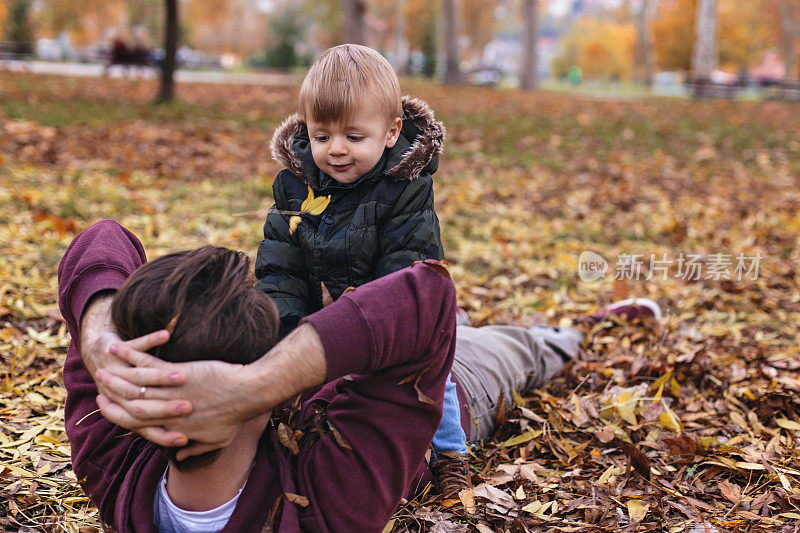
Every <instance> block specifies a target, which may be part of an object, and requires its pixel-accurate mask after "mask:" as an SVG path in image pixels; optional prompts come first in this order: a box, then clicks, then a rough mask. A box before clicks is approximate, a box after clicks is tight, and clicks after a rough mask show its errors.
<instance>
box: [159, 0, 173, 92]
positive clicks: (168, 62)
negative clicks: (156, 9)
mask: <svg viewBox="0 0 800 533" xmlns="http://www.w3.org/2000/svg"><path fill="white" fill-rule="evenodd" d="M166 8H167V12H166V15H167V17H166V28H165V31H164V62H163V63H162V64H161V90H160V91H159V94H158V101H159V102H169V101H171V100H172V99H173V97H174V96H175V79H174V78H175V53H176V52H177V50H178V0H166Z"/></svg>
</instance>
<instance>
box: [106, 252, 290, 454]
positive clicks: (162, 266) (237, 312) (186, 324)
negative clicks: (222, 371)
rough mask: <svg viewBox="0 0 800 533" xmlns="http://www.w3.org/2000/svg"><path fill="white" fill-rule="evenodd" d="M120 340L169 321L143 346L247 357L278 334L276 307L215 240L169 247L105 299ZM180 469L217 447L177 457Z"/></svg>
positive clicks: (174, 357)
mask: <svg viewBox="0 0 800 533" xmlns="http://www.w3.org/2000/svg"><path fill="white" fill-rule="evenodd" d="M111 318H112V320H113V322H114V327H115V328H116V330H117V333H119V335H120V337H121V338H122V339H123V340H128V339H132V338H135V337H140V336H142V335H146V334H147V333H151V332H153V331H157V330H160V329H165V328H167V329H171V330H172V332H171V335H170V338H169V341H168V342H167V343H166V344H164V345H162V346H157V347H155V348H153V349H151V350H149V352H150V354H152V355H154V356H155V357H158V358H159V359H163V360H165V361H170V362H173V363H180V362H185V361H199V360H210V359H215V360H220V361H225V362H228V363H238V364H247V363H252V362H253V361H255V360H256V359H258V358H260V357H261V356H262V355H264V354H265V353H266V352H267V351H268V350H269V349H270V348H272V346H273V345H274V344H275V343H276V342H277V340H278V310H277V308H276V307H275V303H274V302H273V301H272V299H271V298H270V297H269V296H267V295H266V294H264V293H263V292H261V291H260V290H258V289H257V288H256V287H255V279H254V278H253V275H252V274H251V271H250V260H249V259H248V258H247V256H246V255H245V254H243V253H241V252H236V251H233V250H228V249H227V248H220V247H215V246H203V247H202V248H197V249H196V250H186V251H182V252H175V253H171V254H168V255H165V256H162V257H159V258H158V259H154V260H153V261H150V262H148V263H145V264H144V265H142V266H141V267H140V268H139V269H137V270H136V271H135V272H134V273H133V274H131V276H130V277H129V278H128V279H127V280H126V281H125V283H124V284H123V285H122V287H120V289H119V290H118V291H117V293H116V295H115V296H114V302H113V304H112V307H111ZM166 451H167V455H168V456H169V458H170V460H171V461H172V462H173V463H174V464H175V465H176V466H177V467H178V469H180V470H188V469H192V468H195V467H198V466H202V465H206V464H209V463H211V462H213V461H214V459H216V457H217V455H218V454H219V450H214V451H211V452H207V453H204V454H202V455H198V456H193V457H189V458H187V459H184V460H183V461H180V462H179V461H177V459H176V453H177V449H175V448H170V449H167V450H166Z"/></svg>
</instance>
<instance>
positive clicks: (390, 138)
mask: <svg viewBox="0 0 800 533" xmlns="http://www.w3.org/2000/svg"><path fill="white" fill-rule="evenodd" d="M402 129H403V120H402V119H401V118H400V117H394V122H392V125H391V127H390V128H389V131H388V133H386V148H391V147H392V146H394V145H395V143H396V142H397V138H398V137H400V130H402Z"/></svg>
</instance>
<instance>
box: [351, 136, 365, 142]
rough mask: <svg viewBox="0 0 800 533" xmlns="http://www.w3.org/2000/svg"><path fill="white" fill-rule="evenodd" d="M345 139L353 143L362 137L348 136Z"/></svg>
mask: <svg viewBox="0 0 800 533" xmlns="http://www.w3.org/2000/svg"><path fill="white" fill-rule="evenodd" d="M347 138H348V139H349V140H351V141H353V142H358V141H360V140H361V139H363V138H364V137H362V136H361V135H348V136H347Z"/></svg>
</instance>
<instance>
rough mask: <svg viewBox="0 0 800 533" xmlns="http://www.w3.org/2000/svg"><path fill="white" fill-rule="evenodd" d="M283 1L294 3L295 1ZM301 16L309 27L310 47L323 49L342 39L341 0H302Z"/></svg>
mask: <svg viewBox="0 0 800 533" xmlns="http://www.w3.org/2000/svg"><path fill="white" fill-rule="evenodd" d="M283 3H292V4H294V3H296V2H295V1H291V2H286V1H284V2H283ZM301 6H302V11H303V18H304V20H306V24H307V25H308V26H310V27H311V31H310V32H309V38H311V39H313V42H311V43H310V45H309V47H310V48H315V49H325V48H329V47H330V46H333V45H335V44H338V43H341V42H343V40H344V10H343V9H342V0H303V2H302V4H301Z"/></svg>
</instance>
